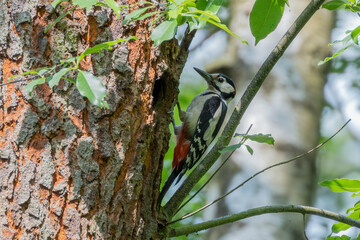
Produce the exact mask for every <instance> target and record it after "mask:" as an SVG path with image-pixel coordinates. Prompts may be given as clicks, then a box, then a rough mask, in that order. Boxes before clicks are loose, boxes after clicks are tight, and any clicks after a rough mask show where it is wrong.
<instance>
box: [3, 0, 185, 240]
mask: <svg viewBox="0 0 360 240" xmlns="http://www.w3.org/2000/svg"><path fill="white" fill-rule="evenodd" d="M134 2H135V1H131V2H130V4H132V3H134ZM122 4H127V3H126V2H123V3H122ZM60 14H61V13H60V10H59V7H58V8H56V10H54V9H53V8H52V7H51V5H50V4H49V1H10V0H9V1H2V3H1V4H0V56H1V59H0V68H1V69H2V71H1V73H0V74H1V76H0V77H1V80H2V82H3V83H4V82H7V79H8V78H9V77H10V76H12V75H15V74H19V73H22V72H25V71H28V70H31V69H34V68H38V67H42V66H52V65H55V64H58V63H59V62H60V60H62V59H66V58H69V57H72V56H77V55H79V54H80V53H81V52H83V51H84V50H85V49H86V48H87V47H92V46H94V45H95V44H98V43H101V42H105V41H112V40H116V39H118V38H126V37H128V36H137V37H138V38H139V40H136V41H130V42H128V43H121V44H118V45H117V46H115V47H114V49H113V50H111V51H103V52H102V53H99V54H93V55H92V56H91V57H87V58H86V59H84V60H83V61H82V63H81V69H84V70H87V71H91V72H93V73H94V74H95V75H96V76H98V77H99V78H100V79H101V81H102V82H103V84H104V85H105V86H106V87H107V97H106V99H105V100H106V101H107V102H108V103H109V105H110V109H109V110H107V109H100V108H99V107H96V106H93V105H91V104H90V103H89V102H88V101H87V100H85V99H84V98H83V97H82V96H81V95H80V94H79V92H78V90H77V89H76V88H75V86H74V85H73V84H70V83H69V82H67V81H64V80H62V81H60V84H59V86H58V87H55V88H54V89H53V91H51V89H50V88H49V86H48V85H47V84H42V85H39V86H37V87H36V88H35V90H34V91H33V93H32V95H31V96H30V95H29V94H28V93H27V92H26V91H25V90H24V86H25V83H26V82H25V83H24V82H20V83H15V84H11V85H6V86H3V87H1V102H0V106H1V111H0V118H1V119H2V122H1V124H0V139H1V140H0V159H1V162H0V189H1V192H0V217H1V223H0V238H1V239H150V238H151V237H153V236H154V234H155V233H156V232H157V230H158V226H157V213H156V209H155V208H156V199H157V194H158V188H159V184H160V177H161V171H162V164H161V161H160V160H161V159H162V158H163V156H164V154H165V153H166V151H167V148H168V141H169V137H170V134H169V128H168V126H169V123H170V115H169V113H168V112H169V111H170V110H171V109H172V106H173V101H174V99H175V97H177V86H178V79H179V75H180V73H181V70H182V68H183V66H184V63H185V60H186V57H187V51H185V49H186V47H184V48H183V49H181V48H180V46H179V44H178V43H177V41H176V40H173V41H168V42H166V43H164V44H162V46H161V47H159V48H154V47H153V45H152V42H151V40H150V32H149V30H148V26H149V23H150V21H149V20H147V21H141V22H136V23H132V24H130V25H128V26H122V25H121V22H122V20H123V17H124V15H125V13H122V14H123V15H122V17H120V19H117V18H116V15H115V14H113V12H112V11H111V10H110V9H106V8H100V7H93V8H92V10H91V11H85V10H82V9H76V10H75V11H73V12H71V13H69V14H68V15H66V16H65V18H63V19H62V20H61V21H60V22H59V23H57V24H56V25H54V26H53V27H52V28H51V29H50V31H49V32H48V33H47V34H45V33H44V30H45V29H46V27H47V25H48V24H50V23H52V22H54V20H55V19H56V18H57V17H58V16H59V15H60ZM155 79H158V80H157V81H156V84H155Z"/></svg>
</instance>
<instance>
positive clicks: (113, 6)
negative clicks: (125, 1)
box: [105, 0, 120, 19]
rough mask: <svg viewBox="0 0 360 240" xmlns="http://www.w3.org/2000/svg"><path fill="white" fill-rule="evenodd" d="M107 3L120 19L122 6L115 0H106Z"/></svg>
mask: <svg viewBox="0 0 360 240" xmlns="http://www.w3.org/2000/svg"><path fill="white" fill-rule="evenodd" d="M105 3H106V4H107V5H108V6H109V7H110V8H111V9H112V10H113V11H114V13H115V14H116V16H117V17H118V19H119V18H120V7H119V4H118V3H117V2H115V1H114V0H105Z"/></svg>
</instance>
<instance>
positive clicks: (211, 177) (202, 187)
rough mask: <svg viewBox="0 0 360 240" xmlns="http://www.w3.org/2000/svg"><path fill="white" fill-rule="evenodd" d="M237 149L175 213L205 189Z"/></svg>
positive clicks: (242, 140)
mask: <svg viewBox="0 0 360 240" xmlns="http://www.w3.org/2000/svg"><path fill="white" fill-rule="evenodd" d="M251 127H252V124H251V125H250V127H249V128H248V130H247V131H246V133H245V135H244V136H243V137H242V138H241V140H240V143H241V146H242V145H243V144H244V143H245V141H246V139H245V136H246V135H248V134H249V132H250V129H251ZM235 151H236V149H235V150H233V151H232V152H231V153H230V154H229V156H227V158H226V159H225V160H224V161H223V162H222V163H221V165H220V166H219V167H218V168H217V169H216V171H215V172H214V173H213V174H212V175H211V176H210V177H209V179H208V180H207V181H206V182H205V183H204V184H203V185H202V186H201V187H200V188H199V190H197V191H196V193H195V194H194V195H192V196H191V197H190V198H189V199H188V200H186V202H184V203H183V204H182V205H181V206H180V207H179V209H178V210H177V211H176V212H175V214H177V213H178V212H179V211H180V210H181V209H182V208H183V207H184V206H186V204H188V203H189V202H190V201H191V200H192V199H193V198H194V197H195V196H196V195H197V194H198V193H199V192H200V191H201V190H203V189H204V187H205V186H206V185H207V184H208V183H209V182H210V181H211V179H213V177H214V176H215V174H217V173H218V172H219V171H220V169H221V168H222V167H223V166H224V165H225V163H226V162H227V161H228V160H229V159H230V157H231V156H232V155H233V153H234V152H235Z"/></svg>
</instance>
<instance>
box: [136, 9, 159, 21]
mask: <svg viewBox="0 0 360 240" xmlns="http://www.w3.org/2000/svg"><path fill="white" fill-rule="evenodd" d="M158 13H161V12H160V11H156V12H148V13H145V14H143V15H142V16H140V17H138V18H137V19H136V20H144V19H145V18H148V17H151V16H152V15H155V14H158Z"/></svg>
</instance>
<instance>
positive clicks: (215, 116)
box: [177, 93, 227, 182]
mask: <svg viewBox="0 0 360 240" xmlns="http://www.w3.org/2000/svg"><path fill="white" fill-rule="evenodd" d="M211 95H212V96H211V97H210V98H208V100H206V102H205V104H204V107H203V109H202V111H201V113H200V115H199V119H198V121H197V124H196V128H195V132H194V134H193V136H192V138H191V140H190V147H189V151H188V153H187V155H186V159H185V164H184V166H183V169H182V171H181V173H180V174H179V178H178V180H177V182H179V180H180V179H181V177H182V176H183V175H184V174H185V172H186V171H187V170H188V169H191V168H192V167H193V166H194V165H195V164H196V163H197V162H198V161H199V159H200V158H201V157H202V155H203V154H204V153H205V151H206V150H207V148H208V147H209V145H210V143H211V142H212V141H213V140H214V138H215V137H216V135H217V134H218V132H219V130H220V128H221V125H222V124H223V122H224V119H225V115H226V111H227V106H226V103H225V102H224V101H223V100H222V99H221V97H220V96H219V95H218V94H216V93H212V94H211Z"/></svg>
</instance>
